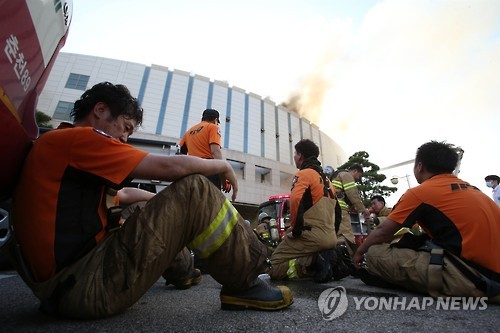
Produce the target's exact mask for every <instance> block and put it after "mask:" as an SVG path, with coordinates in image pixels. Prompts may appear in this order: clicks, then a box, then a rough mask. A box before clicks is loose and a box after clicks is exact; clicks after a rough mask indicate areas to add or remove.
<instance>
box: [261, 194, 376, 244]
mask: <svg viewBox="0 0 500 333" xmlns="http://www.w3.org/2000/svg"><path fill="white" fill-rule="evenodd" d="M261 213H266V214H267V215H269V217H270V218H272V219H275V220H276V224H277V226H278V230H279V234H280V238H281V237H282V236H283V235H284V234H285V232H286V229H288V227H289V226H290V194H278V195H272V196H270V197H269V199H268V201H266V202H263V203H261V204H260V205H259V210H258V212H257V216H259V215H260V214H261ZM258 222H259V221H257V223H258ZM351 225H352V230H353V232H354V238H355V240H356V244H358V245H359V244H361V243H362V242H363V241H364V240H365V238H366V237H367V236H368V231H369V230H368V228H367V226H366V224H365V222H364V219H363V217H362V216H361V215H360V214H358V213H352V214H351Z"/></svg>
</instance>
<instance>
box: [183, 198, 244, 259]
mask: <svg viewBox="0 0 500 333" xmlns="http://www.w3.org/2000/svg"><path fill="white" fill-rule="evenodd" d="M236 223H238V211H236V209H235V208H234V207H233V205H231V203H230V202H229V200H227V199H226V201H225V202H224V204H223V205H222V207H221V209H220V210H219V213H217V216H215V218H214V220H213V221H212V222H211V223H210V225H209V226H208V227H207V228H206V229H205V230H204V231H203V232H202V233H201V234H199V235H198V236H197V237H196V238H195V239H194V240H193V241H192V242H191V243H189V244H188V247H189V248H190V249H192V250H193V251H195V252H196V253H197V254H198V255H199V256H200V258H207V257H209V256H210V255H211V254H212V253H214V252H215V251H217V249H218V248H219V247H220V246H221V245H222V244H223V243H224V242H225V241H226V239H227V238H228V237H229V235H230V234H231V231H232V230H233V228H234V226H235V225H236Z"/></svg>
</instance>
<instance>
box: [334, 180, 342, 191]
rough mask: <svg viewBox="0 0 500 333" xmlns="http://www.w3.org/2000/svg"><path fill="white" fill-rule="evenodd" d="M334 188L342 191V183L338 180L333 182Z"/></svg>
mask: <svg viewBox="0 0 500 333" xmlns="http://www.w3.org/2000/svg"><path fill="white" fill-rule="evenodd" d="M332 184H333V186H335V187H336V188H337V189H339V190H341V189H342V182H340V181H338V180H333V181H332Z"/></svg>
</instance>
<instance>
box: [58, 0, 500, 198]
mask: <svg viewBox="0 0 500 333" xmlns="http://www.w3.org/2000/svg"><path fill="white" fill-rule="evenodd" d="M63 51H66V52H75V53H82V54H91V55H97V56H103V57H110V58H115V59H123V60H126V61H134V62H139V63H143V64H146V65H150V64H159V65H163V66H168V67H169V68H170V69H172V68H176V69H181V70H187V71H192V72H193V73H196V74H199V75H204V76H207V77H210V78H211V79H216V80H226V81H228V82H229V84H230V85H235V86H238V87H240V88H243V89H245V90H247V91H251V92H254V93H256V94H260V95H261V96H263V97H266V96H270V97H271V99H272V100H274V101H275V102H276V103H278V104H279V103H281V102H283V101H287V100H289V99H290V98H291V97H294V101H295V102H297V105H296V107H297V108H298V109H299V112H300V113H301V114H307V117H308V118H309V119H311V120H312V121H313V122H314V123H316V124H318V125H319V126H320V128H321V129H322V130H323V131H325V132H326V133H329V134H330V136H331V137H332V138H333V139H334V140H336V141H338V142H339V143H340V144H341V145H343V146H344V148H345V149H346V151H347V153H348V155H351V154H352V153H354V152H355V151H358V150H365V151H367V152H368V153H370V159H371V160H372V161H373V162H374V163H376V164H378V165H379V166H381V167H382V166H386V165H390V164H395V163H398V162H401V161H405V160H408V159H411V158H413V156H414V153H415V150H416V148H417V147H418V146H419V145H420V144H422V143H424V142H425V141H428V140H431V139H436V140H446V141H448V142H451V143H455V144H457V145H460V146H461V147H462V148H463V149H464V150H465V155H464V160H463V162H462V173H461V176H462V177H463V178H464V179H465V180H468V181H470V182H471V183H473V184H475V185H477V186H479V187H480V188H481V189H482V190H483V191H484V192H486V193H488V194H489V193H490V191H489V190H488V189H487V188H486V187H485V186H484V184H483V183H484V181H483V178H484V176H485V175H487V174H492V173H496V174H499V173H500V168H499V165H500V154H499V153H498V146H499V145H498V143H497V142H498V139H499V135H498V129H497V128H498V127H499V123H500V112H499V110H498V109H499V105H500V93H499V91H500V61H499V59H500V1H493V0H491V1H487V0H463V1H454V0H442V1H437V0H436V1H430V0H427V1H426V0H422V1H420V0H385V1H373V0H371V1H356V0H353V1H340V0H339V1H321V0H310V1H301V0H293V1H261V0H255V1H252V2H239V1H211V2H207V1H193V0H188V1H173V0H163V1H152V0H144V1H140V2H139V1H126V0H124V1H116V0H115V1H111V0H110V1H106V2H102V1H94V0H74V13H73V22H72V26H71V28H70V35H69V38H68V42H67V45H66V46H65V48H64V49H63ZM398 172H407V173H411V166H409V167H408V169H406V170H398ZM389 177H390V175H389ZM413 184H416V182H415V181H413Z"/></svg>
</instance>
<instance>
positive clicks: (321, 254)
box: [269, 139, 349, 283]
mask: <svg viewBox="0 0 500 333" xmlns="http://www.w3.org/2000/svg"><path fill="white" fill-rule="evenodd" d="M318 155H319V148H318V146H317V145H316V144H315V143H314V142H312V141H311V140H308V139H303V140H301V141H299V142H298V143H297V144H296V145H295V154H294V160H295V165H296V167H297V168H298V169H299V171H298V172H297V173H296V174H295V175H294V178H293V182H292V189H291V197H290V212H291V214H290V215H291V226H290V228H289V229H288V230H287V233H286V235H285V236H284V237H283V239H282V240H281V242H280V243H279V245H278V247H277V248H276V250H274V252H273V254H272V256H271V264H272V268H271V270H270V271H269V275H270V276H271V278H272V279H274V280H283V279H299V278H304V277H313V278H314V280H315V281H316V282H319V283H322V282H328V281H330V280H331V279H332V277H333V278H335V279H340V278H342V277H345V276H347V275H348V274H349V272H348V268H347V266H346V265H345V263H344V262H343V261H342V260H341V259H338V258H339V255H338V253H339V252H340V251H339V250H337V249H336V236H335V229H334V228H335V227H334V219H335V205H336V200H335V194H334V193H333V190H332V188H331V186H330V181H329V180H328V178H326V176H325V175H324V173H323V170H322V168H321V163H320V162H319V161H318Z"/></svg>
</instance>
